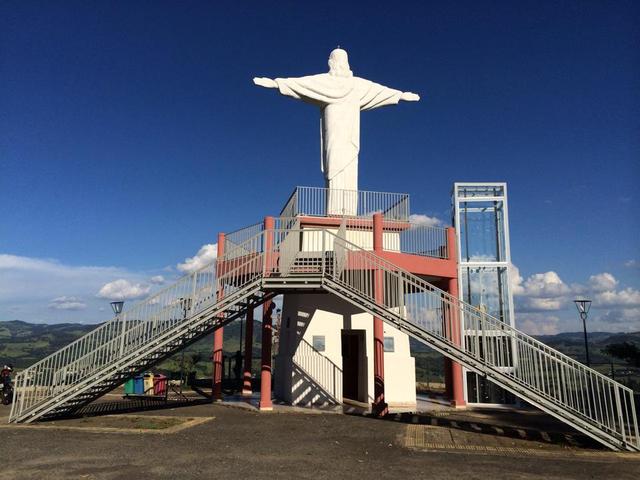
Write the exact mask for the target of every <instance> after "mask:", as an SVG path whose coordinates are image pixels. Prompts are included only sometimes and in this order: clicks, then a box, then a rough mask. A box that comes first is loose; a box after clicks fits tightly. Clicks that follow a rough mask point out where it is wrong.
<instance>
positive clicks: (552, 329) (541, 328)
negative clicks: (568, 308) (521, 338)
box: [516, 313, 561, 335]
mask: <svg viewBox="0 0 640 480" xmlns="http://www.w3.org/2000/svg"><path fill="white" fill-rule="evenodd" d="M516 326H517V328H519V329H520V330H522V331H523V332H525V333H528V334H529V335H555V334H556V333H558V332H559V331H560V326H561V325H560V318H559V317H556V316H554V315H547V314H537V313H530V314H527V315H522V316H520V317H518V319H517V325H516Z"/></svg>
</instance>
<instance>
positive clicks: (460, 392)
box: [445, 227, 466, 407]
mask: <svg viewBox="0 0 640 480" xmlns="http://www.w3.org/2000/svg"><path fill="white" fill-rule="evenodd" d="M447 244H448V248H449V255H448V256H449V260H450V261H457V255H456V231H455V229H454V228H451V227H450V228H448V229H447ZM448 291H449V294H450V295H451V296H452V297H455V298H456V299H457V298H459V293H458V279H457V278H450V279H449V288H448ZM452 307H453V308H449V309H448V310H449V315H448V317H449V318H448V323H449V325H448V327H449V332H450V335H451V340H452V341H453V342H454V343H455V344H456V345H462V332H461V325H460V316H459V309H458V308H456V307H457V305H456V303H454V304H453V305H452ZM448 364H449V366H450V368H449V379H448V380H449V385H447V387H448V388H449V389H450V390H449V392H450V398H451V405H453V406H454V407H464V406H465V405H466V402H465V400H464V383H463V381H464V380H463V373H462V365H460V364H459V363H458V362H454V361H453V360H449V362H448ZM445 379H446V376H445Z"/></svg>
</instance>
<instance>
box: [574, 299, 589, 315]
mask: <svg viewBox="0 0 640 480" xmlns="http://www.w3.org/2000/svg"><path fill="white" fill-rule="evenodd" d="M573 303H575V304H576V308H577V309H578V312H580V313H584V314H585V315H586V314H587V313H589V309H590V308H591V300H586V299H577V300H574V301H573Z"/></svg>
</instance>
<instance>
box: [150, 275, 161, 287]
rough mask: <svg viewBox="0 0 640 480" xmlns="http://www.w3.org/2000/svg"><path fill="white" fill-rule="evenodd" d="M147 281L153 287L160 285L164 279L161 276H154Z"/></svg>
mask: <svg viewBox="0 0 640 480" xmlns="http://www.w3.org/2000/svg"><path fill="white" fill-rule="evenodd" d="M149 281H150V282H151V283H153V284H154V285H162V284H163V283H164V277H163V276H162V275H154V276H153V277H151V279H150V280H149Z"/></svg>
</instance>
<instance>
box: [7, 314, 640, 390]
mask: <svg viewBox="0 0 640 480" xmlns="http://www.w3.org/2000/svg"><path fill="white" fill-rule="evenodd" d="M261 325H262V324H261V323H260V322H257V321H255V320H254V328H253V333H254V341H253V345H254V348H253V357H254V371H257V368H258V366H259V360H258V359H259V358H260V354H261V342H260V337H261ZM97 326H98V324H96V325H83V324H78V323H58V324H51V325H49V324H42V323H28V322H22V321H19V320H13V321H9V322H0V362H2V363H12V364H13V365H14V366H15V367H16V368H18V369H20V368H25V367H28V366H29V365H32V364H33V363H35V362H37V361H38V360H40V359H42V358H44V357H46V356H47V355H50V354H51V353H53V352H55V351H56V350H58V349H60V348H62V347H64V346H65V345H67V344H69V343H71V342H72V341H73V340H75V339H77V338H79V337H80V336H82V335H84V334H86V333H87V332H89V331H91V330H93V329H94V328H96V327H97ZM243 328H246V326H245V325H244V322H243ZM239 338H240V322H238V321H236V322H233V323H232V324H230V325H228V326H226V327H225V330H224V355H225V356H226V357H232V356H233V355H234V354H235V352H236V351H237V350H239V347H240V343H239ZM537 338H538V339H539V340H540V341H542V342H543V343H545V344H547V345H549V346H550V347H553V348H555V349H557V350H560V351H561V352H563V353H565V354H566V355H569V356H570V357H572V358H574V359H576V360H578V361H580V362H583V361H584V358H585V355H584V337H583V334H582V332H566V333H559V334H557V335H543V336H539V337H537ZM622 342H629V343H635V344H636V345H639V346H640V332H633V333H607V332H593V333H590V334H589V352H590V356H591V363H592V366H593V367H594V368H596V369H597V370H598V371H600V372H601V373H603V374H605V375H608V376H610V375H611V359H610V358H609V357H608V356H607V355H605V354H604V353H603V350H604V348H605V347H606V346H607V345H609V344H612V343H622ZM212 345H213V335H209V336H207V337H205V338H203V339H201V340H199V341H198V342H196V343H194V344H193V345H191V346H190V347H189V348H187V349H186V350H185V351H184V358H183V354H182V353H178V354H176V355H174V356H173V357H171V358H169V359H167V360H166V361H164V362H163V363H162V364H161V365H159V366H158V368H157V370H158V371H163V372H165V373H168V374H170V375H173V376H177V375H178V374H179V372H180V370H181V365H183V364H184V371H185V372H189V371H195V372H196V375H197V376H198V377H206V376H210V375H211V347H212ZM243 348H244V345H243ZM411 354H412V355H413V356H414V357H415V359H416V380H417V381H419V382H442V381H443V377H444V369H443V357H442V355H440V354H439V353H437V352H435V351H433V350H431V349H430V348H429V347H427V346H425V345H423V344H422V343H420V342H418V341H416V340H414V339H411ZM227 362H228V361H227ZM613 363H614V365H613V373H614V374H615V375H616V380H618V381H621V382H622V383H625V384H626V385H628V386H630V387H631V388H634V389H635V390H638V389H640V371H638V369H634V368H632V367H630V366H629V365H627V364H626V363H625V362H623V361H621V360H615V359H614V362H613ZM232 364H233V362H232ZM225 365H226V366H225V372H227V371H228V365H229V363H225Z"/></svg>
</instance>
